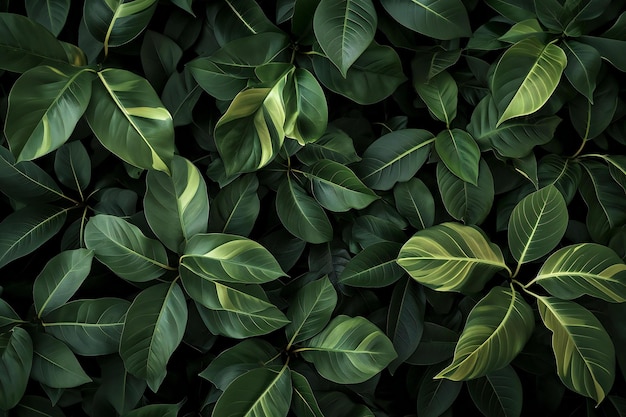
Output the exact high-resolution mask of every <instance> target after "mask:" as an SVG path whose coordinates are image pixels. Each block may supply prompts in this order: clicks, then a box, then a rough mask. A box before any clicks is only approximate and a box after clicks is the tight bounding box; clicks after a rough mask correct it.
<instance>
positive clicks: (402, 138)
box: [355, 129, 435, 190]
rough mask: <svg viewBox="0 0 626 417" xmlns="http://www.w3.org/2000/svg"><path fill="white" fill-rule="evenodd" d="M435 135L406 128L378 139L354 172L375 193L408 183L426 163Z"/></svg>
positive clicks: (366, 151)
mask: <svg viewBox="0 0 626 417" xmlns="http://www.w3.org/2000/svg"><path fill="white" fill-rule="evenodd" d="M434 141H435V138H434V137H433V135H432V134H431V133H430V132H428V131H426V130H422V129H403V130H397V131H395V132H391V133H388V134H386V135H384V136H382V137H380V138H378V139H377V140H375V141H374V142H373V143H372V144H371V145H370V146H369V147H368V148H367V149H366V150H365V152H363V159H362V160H361V162H360V163H359V164H357V165H356V167H355V171H356V173H357V175H358V176H359V177H360V178H361V180H362V181H363V183H365V185H367V186H368V187H370V188H373V189H375V190H389V189H391V188H392V187H393V186H394V185H395V183H396V182H398V181H408V180H409V179H411V178H412V177H413V176H414V175H415V173H416V172H417V171H418V170H419V169H420V167H421V166H422V165H423V164H424V162H426V159H427V158H428V154H429V152H430V148H431V144H432V143H433V142H434Z"/></svg>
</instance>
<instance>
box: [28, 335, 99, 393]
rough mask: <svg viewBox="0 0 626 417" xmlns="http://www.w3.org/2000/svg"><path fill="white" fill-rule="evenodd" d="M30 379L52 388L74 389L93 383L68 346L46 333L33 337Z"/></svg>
mask: <svg viewBox="0 0 626 417" xmlns="http://www.w3.org/2000/svg"><path fill="white" fill-rule="evenodd" d="M32 337H33V349H34V352H35V354H34V356H33V367H32V369H31V372H30V377H31V378H32V379H34V380H35V381H38V382H41V383H42V384H45V385H47V386H49V387H51V388H73V387H77V386H79V385H83V384H86V383H88V382H91V378H90V377H89V376H88V375H87V374H86V373H85V371H84V370H83V368H82V367H81V365H80V363H79V362H78V359H76V356H75V355H74V353H72V351H71V350H70V348H68V347H67V345H66V344H65V343H63V342H61V341H59V340H57V339H55V338H54V337H52V336H50V335H48V334H45V333H36V334H34V335H33V336H32Z"/></svg>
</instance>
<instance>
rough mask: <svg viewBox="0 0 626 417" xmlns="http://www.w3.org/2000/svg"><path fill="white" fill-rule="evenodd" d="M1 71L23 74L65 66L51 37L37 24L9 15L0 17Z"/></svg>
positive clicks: (65, 59)
mask: <svg viewBox="0 0 626 417" xmlns="http://www.w3.org/2000/svg"><path fill="white" fill-rule="evenodd" d="M0 55H2V61H1V62H0V69H5V70H7V71H13V72H26V71H28V70H29V69H31V68H34V67H37V66H39V65H51V66H58V65H59V64H67V63H68V62H67V55H66V54H65V49H63V46H62V45H61V43H60V42H59V41H58V40H56V38H55V37H54V35H53V34H52V33H50V32H48V30H47V29H46V28H44V27H43V26H41V25H40V24H39V23H36V22H35V21H33V20H31V19H29V18H27V17H26V16H21V15H18V14H12V13H0Z"/></svg>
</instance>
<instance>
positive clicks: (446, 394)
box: [417, 366, 463, 417]
mask: <svg viewBox="0 0 626 417" xmlns="http://www.w3.org/2000/svg"><path fill="white" fill-rule="evenodd" d="M437 369H438V368H437V367H436V366H431V367H429V368H428V369H426V372H425V373H424V376H423V377H422V380H421V383H420V384H419V388H418V391H417V412H418V413H419V415H420V417H422V416H423V417H439V416H440V415H442V414H443V413H444V412H445V411H446V410H447V409H448V408H450V407H451V406H452V404H453V403H454V401H455V400H456V399H457V397H458V396H459V394H460V393H461V388H462V387H463V383H461V382H458V381H450V380H447V379H433V378H434V377H435V375H437Z"/></svg>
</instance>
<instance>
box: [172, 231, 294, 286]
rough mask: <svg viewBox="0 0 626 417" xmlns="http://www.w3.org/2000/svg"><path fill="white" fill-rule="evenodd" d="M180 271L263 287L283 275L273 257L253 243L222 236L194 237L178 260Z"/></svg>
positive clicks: (236, 237) (203, 235)
mask: <svg viewBox="0 0 626 417" xmlns="http://www.w3.org/2000/svg"><path fill="white" fill-rule="evenodd" d="M180 265H181V272H182V271H189V272H190V273H192V274H195V275H197V276H200V277H202V278H204V279H207V280H216V281H222V282H232V283H242V284H262V283H264V282H269V281H273V280H275V279H277V278H278V277H281V276H284V275H285V273H284V272H283V270H282V269H281V268H280V265H279V264H278V262H277V261H276V259H275V258H274V256H272V254H271V253H270V252H269V251H268V250H267V249H265V248H264V247H263V246H261V245H260V244H259V243H257V242H255V241H254V240H250V239H247V238H245V237H241V236H235V235H226V234H221V233H207V234H197V235H195V236H193V237H192V238H191V239H189V242H188V243H187V246H186V247H185V251H184V254H183V256H182V257H181V258H180Z"/></svg>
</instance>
